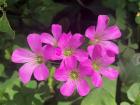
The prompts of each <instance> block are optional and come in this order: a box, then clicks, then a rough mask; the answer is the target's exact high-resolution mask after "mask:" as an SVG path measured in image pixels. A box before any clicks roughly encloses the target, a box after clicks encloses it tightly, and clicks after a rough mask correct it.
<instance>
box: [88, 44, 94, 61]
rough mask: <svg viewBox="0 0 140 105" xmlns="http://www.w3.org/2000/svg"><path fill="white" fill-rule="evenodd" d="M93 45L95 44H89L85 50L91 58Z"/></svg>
mask: <svg viewBox="0 0 140 105" xmlns="http://www.w3.org/2000/svg"><path fill="white" fill-rule="evenodd" d="M94 47H95V45H89V46H88V47H87V51H88V54H89V56H90V58H92V53H93V49H94Z"/></svg>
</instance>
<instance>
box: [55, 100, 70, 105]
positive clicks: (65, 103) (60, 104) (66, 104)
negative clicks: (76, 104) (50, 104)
mask: <svg viewBox="0 0 140 105" xmlns="http://www.w3.org/2000/svg"><path fill="white" fill-rule="evenodd" d="M58 105H71V102H65V101H64V102H58Z"/></svg>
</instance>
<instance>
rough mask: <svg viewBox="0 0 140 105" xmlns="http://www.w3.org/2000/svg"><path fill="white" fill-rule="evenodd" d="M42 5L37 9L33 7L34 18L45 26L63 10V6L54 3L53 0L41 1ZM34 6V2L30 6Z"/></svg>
mask: <svg viewBox="0 0 140 105" xmlns="http://www.w3.org/2000/svg"><path fill="white" fill-rule="evenodd" d="M42 2H43V3H42V4H43V5H40V6H38V7H35V10H34V11H35V18H36V19H37V20H38V21H40V22H41V23H43V24H45V25H48V26H49V25H50V23H51V22H52V19H53V17H54V16H55V15H56V14H57V13H58V12H59V11H61V10H62V9H64V7H65V5H62V4H59V3H55V2H54V1H53V0H42ZM33 4H34V0H33V1H32V2H31V1H30V5H33Z"/></svg>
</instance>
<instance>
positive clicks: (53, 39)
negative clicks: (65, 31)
mask: <svg viewBox="0 0 140 105" xmlns="http://www.w3.org/2000/svg"><path fill="white" fill-rule="evenodd" d="M52 35H53V36H52ZM52 35H50V34H49V33H42V34H41V41H42V42H43V43H46V44H49V45H52V46H54V47H57V46H58V40H59V38H60V37H61V35H62V26H61V25H59V24H52Z"/></svg>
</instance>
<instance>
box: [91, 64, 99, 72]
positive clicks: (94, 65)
mask: <svg viewBox="0 0 140 105" xmlns="http://www.w3.org/2000/svg"><path fill="white" fill-rule="evenodd" d="M92 67H93V69H94V70H96V71H98V70H100V65H99V64H98V63H97V62H93V64H92Z"/></svg>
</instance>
